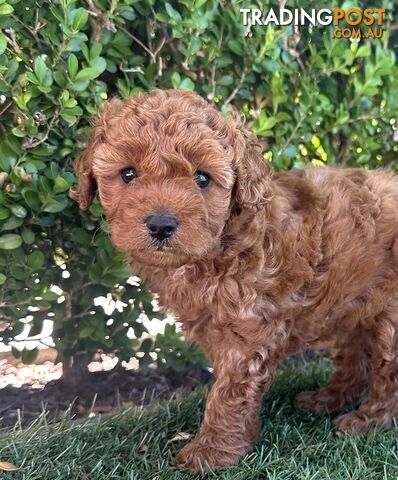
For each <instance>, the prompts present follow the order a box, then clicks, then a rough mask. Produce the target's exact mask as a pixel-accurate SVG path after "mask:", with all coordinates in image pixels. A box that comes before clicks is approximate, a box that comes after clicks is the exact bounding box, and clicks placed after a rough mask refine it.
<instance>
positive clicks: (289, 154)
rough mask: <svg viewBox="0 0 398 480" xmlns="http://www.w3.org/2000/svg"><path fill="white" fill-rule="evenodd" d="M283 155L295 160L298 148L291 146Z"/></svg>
mask: <svg viewBox="0 0 398 480" xmlns="http://www.w3.org/2000/svg"><path fill="white" fill-rule="evenodd" d="M282 153H283V154H284V155H286V156H287V157H289V158H294V157H295V156H296V155H297V148H296V147H295V146H294V145H289V146H287V147H286V148H285V149H284V150H283V152H282Z"/></svg>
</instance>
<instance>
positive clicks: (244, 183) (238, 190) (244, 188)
mask: <svg viewBox="0 0 398 480" xmlns="http://www.w3.org/2000/svg"><path fill="white" fill-rule="evenodd" d="M234 153H235V155H234V168H235V172H236V183H235V200H236V203H237V205H238V206H240V207H241V208H244V209H249V210H251V211H253V212H257V211H259V210H261V209H262V208H264V207H265V206H266V205H267V204H268V203H269V202H270V201H271V199H272V196H273V188H272V175H273V169H272V167H271V165H270V164H269V163H268V162H267V161H266V160H265V159H264V157H263V155H262V147H261V145H260V144H259V143H258V141H257V139H256V137H255V135H254V134H252V133H251V132H249V131H248V130H246V129H244V128H243V127H242V126H241V125H240V126H239V134H238V135H237V137H235V141H234Z"/></svg>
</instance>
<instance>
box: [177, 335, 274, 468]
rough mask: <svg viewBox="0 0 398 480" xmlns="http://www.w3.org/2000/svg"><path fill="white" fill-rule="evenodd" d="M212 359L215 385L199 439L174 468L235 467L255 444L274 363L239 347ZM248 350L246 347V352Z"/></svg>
mask: <svg viewBox="0 0 398 480" xmlns="http://www.w3.org/2000/svg"><path fill="white" fill-rule="evenodd" d="M218 347H219V348H218V351H219V355H215V356H214V357H213V362H214V363H213V365H214V368H215V371H216V377H217V379H216V382H215V384H214V385H213V387H212V389H211V391H210V393H209V397H208V400H207V405H206V411H205V417H204V421H203V423H202V427H201V429H200V432H199V434H198V436H197V437H196V438H195V439H194V440H193V441H192V442H191V443H189V444H188V445H186V446H185V447H184V448H183V449H182V450H181V451H180V452H179V453H178V455H177V458H176V461H177V466H178V467H180V468H188V469H190V470H191V471H192V472H195V473H204V472H205V471H207V470H209V469H217V468H221V467H223V466H226V465H232V464H235V463H237V462H238V461H239V460H240V459H241V458H242V457H244V456H245V455H246V454H247V453H248V452H249V451H250V450H251V448H252V445H253V444H254V443H255V442H256V441H257V440H258V433H259V411H260V403H261V398H262V396H263V393H264V391H265V389H266V388H267V387H268V386H269V385H270V383H271V381H272V378H273V376H274V373H275V369H276V360H271V359H270V358H267V360H266V361H264V360H265V358H264V354H262V353H260V352H256V353H255V354H253V350H252V351H251V354H250V355H249V354H248V351H246V352H245V351H243V350H242V349H240V347H239V346H238V345H236V346H232V345H231V344H230V345H229V347H228V348H226V346H225V345H219V346H218ZM249 348H250V347H248V350H249Z"/></svg>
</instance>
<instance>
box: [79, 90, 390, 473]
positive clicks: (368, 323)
mask: <svg viewBox="0 0 398 480" xmlns="http://www.w3.org/2000/svg"><path fill="white" fill-rule="evenodd" d="M76 172H77V175H78V178H79V182H78V185H77V186H76V187H75V188H73V190H72V191H71V196H72V198H74V199H75V200H77V201H78V202H79V204H80V207H81V208H82V209H86V208H88V207H89V205H90V203H91V201H92V200H93V197H94V195H95V192H96V189H97V188H98V190H99V196H100V200H101V203H102V205H103V208H104V210H105V213H106V218H107V222H108V224H109V230H110V234H111V238H112V241H113V243H114V245H115V246H116V248H118V249H120V250H123V251H125V252H127V253H128V255H129V258H130V262H131V268H132V271H133V272H135V273H137V272H140V275H141V276H142V278H145V279H146V280H147V281H148V283H149V285H150V288H151V290H152V291H153V292H154V293H157V294H158V296H159V300H160V303H161V304H162V305H163V306H164V307H166V308H167V309H169V310H170V311H171V312H173V314H174V315H175V317H176V318H177V319H178V320H179V321H181V322H182V324H183V328H184V331H185V335H186V338H188V339H190V340H194V341H196V342H197V343H198V344H199V345H200V346H201V348H202V349H203V350H204V352H205V353H206V354H207V356H208V357H209V359H210V361H211V363H212V366H213V369H214V373H215V376H216V381H215V383H214V385H213V387H212V389H211V391H210V394H209V396H208V400H207V406H206V411H205V415H204V420H203V424H202V427H201V429H200V432H199V433H198V435H197V436H196V438H195V439H194V440H193V441H191V442H190V443H189V444H188V445H186V446H185V447H184V448H183V449H182V450H181V451H180V452H179V454H178V456H177V464H178V466H180V467H183V468H189V469H190V470H192V471H193V472H203V471H205V470H206V469H208V468H212V469H216V468H220V467H223V466H225V465H231V464H234V463H236V462H238V461H239V459H241V458H242V457H243V456H244V455H245V454H247V453H248V452H249V451H250V450H251V448H252V446H253V444H254V443H255V442H256V441H257V440H258V432H259V409H260V402H261V399H262V396H263V394H264V392H266V391H267V389H268V388H269V386H270V384H271V382H272V379H273V378H274V375H275V370H276V367H277V364H278V361H279V360H280V359H281V358H282V357H285V356H287V355H291V354H293V353H296V352H300V351H302V350H304V349H306V348H313V349H319V350H323V351H327V352H329V354H330V356H331V358H332V359H333V361H334V364H335V366H336V371H335V373H333V375H332V376H331V378H330V379H329V381H328V382H327V383H326V384H325V385H324V386H323V387H322V388H321V389H320V390H319V391H317V392H304V393H301V394H300V395H299V396H298V398H297V406H298V407H299V408H302V409H304V410H307V411H309V412H315V413H324V412H334V411H337V410H340V409H343V408H346V407H348V406H350V405H353V404H354V403H356V402H360V401H361V400H362V403H361V404H360V406H359V408H358V409H357V410H355V411H350V412H349V413H346V414H344V415H341V416H339V417H338V418H337V420H336V424H337V428H338V430H339V431H341V432H355V433H359V434H364V433H366V432H367V431H368V430H369V429H371V428H374V427H386V426H388V425H389V424H391V422H392V419H393V417H394V416H396V415H397V413H398V345H397V344H398V335H397V329H398V301H397V300H398V298H397V293H398V243H397V239H398V181H397V179H396V178H395V177H394V176H393V175H392V174H391V173H388V172H386V171H382V170H378V171H366V170H361V169H337V168H313V167H310V168H307V169H305V170H299V171H290V172H281V173H274V172H273V169H272V167H271V165H270V164H269V163H268V162H266V161H265V160H264V158H263V156H262V153H261V148H260V147H259V145H258V144H257V143H256V139H255V137H254V136H253V134H251V133H250V132H249V131H247V130H246V129H245V128H244V127H243V126H242V124H241V122H240V121H239V119H238V118H237V117H236V116H225V115H223V114H222V113H220V112H218V111H216V110H215V109H214V108H213V107H212V106H210V105H209V104H208V103H207V102H206V101H205V100H203V99H202V98H200V97H199V96H198V95H197V94H195V93H192V92H189V91H179V90H164V91H163V90H154V91H153V92H151V93H150V94H138V95H136V96H134V97H131V98H128V99H127V100H125V101H121V100H118V99H113V100H111V101H110V102H108V103H107V104H105V105H104V107H103V108H102V110H101V111H100V113H99V115H98V116H97V119H96V120H95V123H94V128H93V131H92V135H91V140H90V142H89V145H88V147H87V149H86V151H85V152H84V153H83V154H82V155H81V156H80V157H79V158H78V160H77V163H76Z"/></svg>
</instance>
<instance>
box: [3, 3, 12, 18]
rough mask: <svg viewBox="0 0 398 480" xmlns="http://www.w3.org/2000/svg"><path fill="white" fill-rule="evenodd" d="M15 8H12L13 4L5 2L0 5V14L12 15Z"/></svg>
mask: <svg viewBox="0 0 398 480" xmlns="http://www.w3.org/2000/svg"><path fill="white" fill-rule="evenodd" d="M13 11H14V9H13V8H12V6H11V5H8V3H3V4H2V5H0V15H10V13H12V12H13Z"/></svg>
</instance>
